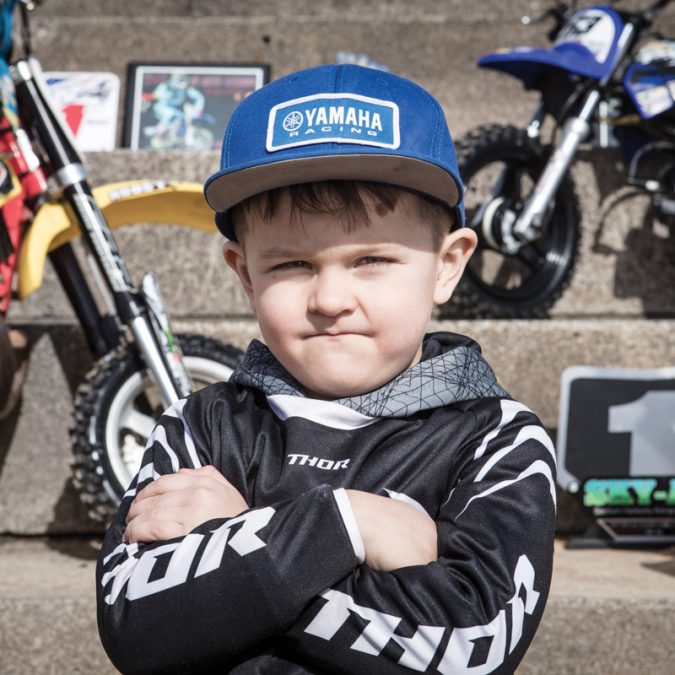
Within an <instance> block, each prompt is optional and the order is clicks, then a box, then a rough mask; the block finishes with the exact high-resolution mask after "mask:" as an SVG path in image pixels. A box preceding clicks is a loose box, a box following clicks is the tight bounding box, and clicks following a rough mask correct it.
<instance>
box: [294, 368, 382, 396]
mask: <svg viewBox="0 0 675 675" xmlns="http://www.w3.org/2000/svg"><path fill="white" fill-rule="evenodd" d="M342 375H344V374H342ZM300 383H301V384H302V386H303V388H304V390H305V393H306V394H307V396H308V397H309V398H317V399H322V400H324V401H333V400H335V399H338V398H349V397H350V396H359V395H361V394H367V393H368V392H371V391H374V390H375V389H379V387H381V386H382V385H383V384H385V383H386V381H385V382H381V381H380V380H377V381H368V380H363V381H355V380H353V379H346V378H344V376H341V377H336V378H323V379H322V380H321V382H302V381H301V382H300Z"/></svg>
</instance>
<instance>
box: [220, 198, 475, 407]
mask: <svg viewBox="0 0 675 675" xmlns="http://www.w3.org/2000/svg"><path fill="white" fill-rule="evenodd" d="M409 199H411V198H410V197H409V196H408V195H404V196H403V198H402V199H401V200H399V203H398V204H397V206H396V208H395V210H394V211H393V212H389V213H386V214H384V215H379V214H378V213H377V211H376V209H375V207H374V206H373V205H372V204H369V206H368V212H369V214H370V220H371V222H370V225H369V226H361V227H358V228H357V229H356V230H355V231H353V232H351V233H345V231H344V229H343V224H342V221H341V219H340V217H339V216H337V215H333V214H314V213H303V214H302V224H299V223H292V222H291V206H290V199H289V198H288V196H287V195H286V196H285V197H284V199H283V201H282V203H281V205H280V208H279V209H278V211H277V213H276V215H275V216H274V217H273V218H272V222H270V223H265V222H262V221H260V220H258V219H257V218H256V217H255V216H253V215H250V216H249V223H248V227H247V230H246V233H245V237H244V241H243V245H240V244H236V243H228V244H226V245H225V259H226V261H227V262H228V264H229V265H230V266H231V267H232V268H233V269H234V270H235V272H236V273H237V274H238V275H239V278H240V279H241V282H242V284H243V286H244V290H245V291H246V293H247V295H248V297H249V300H250V302H251V307H252V308H253V311H254V312H255V313H256V315H257V318H258V323H259V325H260V330H261V333H262V336H263V338H264V340H265V342H266V344H267V346H268V347H269V349H270V350H271V351H272V353H273V354H274V355H275V356H276V358H277V359H278V360H279V361H280V362H281V363H282V365H283V366H284V367H285V368H286V369H287V370H288V371H289V372H290V373H291V375H293V377H295V379H296V380H298V382H300V384H302V385H303V387H304V388H305V389H306V390H307V393H308V394H309V395H310V396H314V397H318V398H328V399H334V398H341V397H344V396H351V395H356V394H361V393H364V392H368V391H372V390H374V389H377V388H378V387H380V386H381V385H383V384H385V383H386V382H388V381H389V380H391V379H392V378H394V377H396V376H397V375H398V374H399V373H401V372H402V371H404V370H405V369H406V368H408V367H410V366H411V365H413V364H415V363H417V361H419V359H420V355H421V348H422V337H423V335H424V333H425V331H426V327H427V322H428V320H429V318H430V316H431V311H432V308H433V305H434V303H443V302H446V301H447V300H448V299H449V298H450V295H451V294H452V291H453V290H454V288H455V285H456V284H457V282H458V281H459V278H460V276H461V273H462V271H463V269H464V265H465V264H466V261H467V260H468V258H469V256H470V255H471V252H472V251H473V248H474V247H475V235H474V234H473V232H472V231H470V230H468V229H466V228H462V229H460V230H458V231H456V232H454V233H452V234H449V235H447V237H446V238H445V240H444V242H443V244H442V246H441V248H440V250H436V248H435V247H434V245H433V242H432V234H431V230H430V228H429V227H428V226H426V225H424V224H423V223H421V222H420V221H419V216H417V217H416V216H415V214H414V210H413V208H411V207H410V205H409V203H408V200H409Z"/></svg>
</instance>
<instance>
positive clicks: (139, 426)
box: [120, 407, 156, 439]
mask: <svg viewBox="0 0 675 675" xmlns="http://www.w3.org/2000/svg"><path fill="white" fill-rule="evenodd" d="M155 424H156V421H155V419H154V418H153V417H152V416H151V415H145V414H144V413H142V412H141V411H140V410H138V409H136V408H131V407H130V408H127V409H126V410H125V413H124V416H123V417H122V419H121V420H120V426H121V427H122V428H123V429H128V430H129V431H132V432H133V433H134V434H136V435H137V436H139V437H140V438H144V439H147V438H149V437H150V434H151V433H152V430H153V429H154V427H155Z"/></svg>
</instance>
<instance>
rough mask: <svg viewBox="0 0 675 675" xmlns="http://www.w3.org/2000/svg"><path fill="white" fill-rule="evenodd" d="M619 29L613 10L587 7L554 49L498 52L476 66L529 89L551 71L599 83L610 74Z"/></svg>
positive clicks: (577, 13)
mask: <svg viewBox="0 0 675 675" xmlns="http://www.w3.org/2000/svg"><path fill="white" fill-rule="evenodd" d="M622 29H623V21H622V19H621V17H620V16H619V14H618V13H617V12H616V11H615V10H614V9H612V8H609V7H600V6H598V7H586V8H584V9H581V10H579V11H577V12H575V13H574V14H573V15H572V17H570V19H569V21H568V22H567V23H566V25H565V26H564V27H563V29H562V30H561V32H560V34H559V36H558V39H557V41H556V44H555V45H554V46H553V47H551V48H548V49H547V48H543V47H517V48H516V49H505V50H499V51H497V52H493V53H491V54H487V55H486V56H483V57H482V58H481V59H480V60H479V61H478V65H479V66H481V67H482V68H492V69H494V70H499V71H502V72H504V73H508V74H509V75H513V76H514V77H516V78H518V79H519V80H522V81H523V84H524V85H525V87H526V88H528V89H531V88H533V87H535V86H536V83H537V79H538V78H539V76H540V75H541V74H542V72H544V71H545V70H547V69H551V68H553V69H556V70H560V71H563V72H566V73H569V74H570V75H579V76H581V77H590V78H593V79H596V80H601V79H603V78H604V77H606V76H607V75H609V74H610V73H611V72H612V68H613V66H614V62H615V59H616V55H617V45H618V43H619V39H620V36H621V33H622Z"/></svg>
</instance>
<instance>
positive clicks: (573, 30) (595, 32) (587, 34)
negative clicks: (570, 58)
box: [555, 9, 616, 63]
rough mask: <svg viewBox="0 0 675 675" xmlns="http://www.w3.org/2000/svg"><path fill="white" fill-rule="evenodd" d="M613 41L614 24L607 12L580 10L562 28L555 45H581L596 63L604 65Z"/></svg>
mask: <svg viewBox="0 0 675 675" xmlns="http://www.w3.org/2000/svg"><path fill="white" fill-rule="evenodd" d="M615 39H616V24H615V22H614V19H613V18H612V16H611V15H610V14H609V13H608V12H606V11H604V10H602V9H582V10H580V11H578V12H575V13H574V14H573V15H572V16H571V18H570V20H569V21H568V22H567V23H566V24H565V26H563V28H562V30H561V31H560V33H559V34H558V38H557V39H556V41H555V45H556V47H557V46H559V45H563V44H577V45H581V46H582V47H586V49H588V51H590V52H591V54H593V57H594V58H595V60H596V61H598V63H605V61H606V60H607V57H608V56H609V53H610V51H611V49H612V45H613V44H614V40H615Z"/></svg>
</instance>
